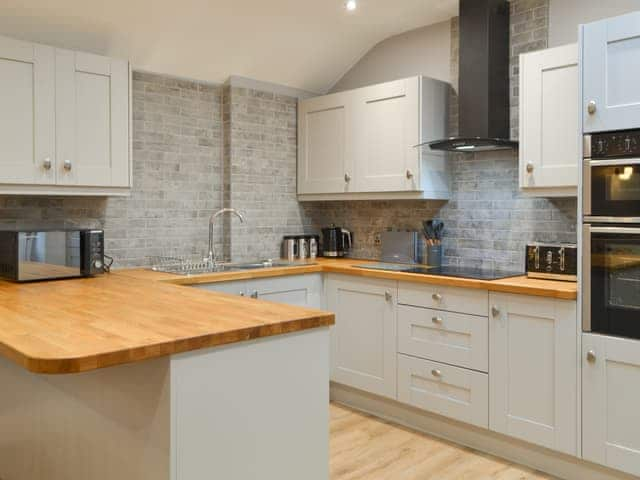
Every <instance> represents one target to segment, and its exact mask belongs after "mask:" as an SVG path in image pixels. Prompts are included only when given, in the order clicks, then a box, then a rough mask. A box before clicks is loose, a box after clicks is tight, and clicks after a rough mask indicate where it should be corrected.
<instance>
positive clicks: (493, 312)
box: [491, 305, 500, 317]
mask: <svg viewBox="0 0 640 480" xmlns="http://www.w3.org/2000/svg"><path fill="white" fill-rule="evenodd" d="M491 315H493V316H494V317H498V316H500V309H499V308H498V307H496V306H495V305H494V306H493V307H491Z"/></svg>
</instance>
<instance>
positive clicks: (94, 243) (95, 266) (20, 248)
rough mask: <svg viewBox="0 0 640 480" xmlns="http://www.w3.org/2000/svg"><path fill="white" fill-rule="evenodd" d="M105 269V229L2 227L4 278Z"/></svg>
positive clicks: (38, 277)
mask: <svg viewBox="0 0 640 480" xmlns="http://www.w3.org/2000/svg"><path fill="white" fill-rule="evenodd" d="M103 272H104V232H103V231H102V230H79V229H74V230H70V229H69V230H67V229H60V230H54V229H52V230H0V277H2V278H6V279H8V280H13V281H16V282H30V281H36V280H55V279H62V278H75V277H89V276H93V275H99V274H101V273H103Z"/></svg>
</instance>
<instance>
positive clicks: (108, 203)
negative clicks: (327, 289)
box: [0, 0, 576, 269]
mask: <svg viewBox="0 0 640 480" xmlns="http://www.w3.org/2000/svg"><path fill="white" fill-rule="evenodd" d="M511 20H512V21H511V32H512V41H511V55H512V57H511V69H510V71H511V107H512V108H511V110H512V119H511V136H512V138H517V135H518V117H517V105H518V89H517V85H518V73H519V72H518V65H517V55H518V54H519V53H520V52H525V51H531V50H535V49H539V48H544V47H546V45H547V30H548V0H514V1H512V2H511ZM451 34H452V42H451V73H452V78H453V79H454V80H453V83H454V89H453V90H456V88H455V84H456V83H457V80H456V78H457V72H458V22H457V19H455V18H454V19H452V21H451ZM132 87H133V172H134V176H133V182H134V185H133V189H132V193H131V196H130V197H126V198H73V197H66V198H62V197H48V198H42V197H21V196H18V197H14V196H0V225H2V224H9V225H15V224H18V223H21V224H25V223H27V224H31V225H33V224H46V225H66V226H87V227H102V228H104V229H105V235H106V248H107V252H108V253H109V254H111V255H113V256H114V257H115V259H116V265H117V266H118V267H127V266H138V265H146V264H147V263H148V259H147V256H149V255H160V254H163V253H172V254H196V255H200V254H204V253H205V252H206V250H207V238H208V217H209V216H210V215H211V213H212V212H214V211H215V210H217V209H219V208H221V207H223V206H227V207H234V208H237V209H239V210H242V211H244V213H245V214H246V218H247V223H246V224H240V223H239V222H238V220H237V219H231V218H229V217H225V218H223V219H222V221H221V222H220V224H219V226H218V228H217V229H216V232H215V233H216V238H215V241H216V245H217V249H218V251H219V252H223V254H224V256H225V257H226V258H232V259H233V260H237V261H239V260H249V259H256V258H274V257H277V256H279V249H280V241H281V238H282V236H283V235H286V234H295V233H302V232H303V231H304V232H307V233H317V232H318V231H319V229H320V228H321V227H322V226H324V225H329V224H331V223H335V224H337V225H340V226H343V227H345V228H348V229H350V230H352V231H353V233H354V250H353V256H356V257H363V258H376V257H378V256H379V254H380V247H379V245H377V242H376V236H377V234H379V233H380V232H381V231H383V230H385V229H387V228H400V229H420V227H421V221H422V220H424V219H429V218H434V217H439V218H442V219H443V220H444V221H445V225H446V228H445V238H444V247H445V262H446V263H449V264H456V265H473V266H486V267H502V268H511V269H513V268H517V269H521V268H522V266H523V263H524V245H525V243H527V242H528V241H535V240H537V241H562V242H575V240H576V231H575V226H576V199H575V198H567V199H541V198H527V197H525V196H523V195H522V194H521V193H520V191H519V189H518V177H517V175H518V171H517V168H518V160H517V154H515V153H514V152H501V153H495V152H493V153H492V152H487V153H482V154H475V155H455V156H452V157H451V159H450V161H451V163H452V185H451V191H452V196H451V200H450V201H449V202H437V201H413V200H411V201H408V200H402V201H348V202H317V203H299V202H298V201H297V200H296V144H297V138H296V121H297V118H296V115H297V113H296V99H295V98H293V97H287V96H284V95H277V94H273V93H270V92H262V91H257V90H250V89H245V88H237V87H230V86H228V85H225V86H222V85H211V84H205V83H201V82H195V81H189V80H183V79H176V78H172V77H166V76H162V75H156V74H151V73H146V72H134V78H133V85H132ZM450 114H451V115H450V120H451V121H450V133H451V134H454V133H455V132H456V131H457V118H458V107H457V101H456V94H455V92H454V91H452V102H451V108H450ZM222 225H224V226H225V227H226V232H227V236H226V238H224V239H223V238H222V233H221V228H222Z"/></svg>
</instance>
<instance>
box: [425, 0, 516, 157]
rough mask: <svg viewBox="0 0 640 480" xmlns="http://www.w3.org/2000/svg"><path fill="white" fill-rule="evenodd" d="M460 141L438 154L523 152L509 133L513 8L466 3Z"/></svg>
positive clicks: (437, 146) (484, 0)
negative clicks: (510, 32)
mask: <svg viewBox="0 0 640 480" xmlns="http://www.w3.org/2000/svg"><path fill="white" fill-rule="evenodd" d="M459 22H460V23H459V26H460V47H459V55H460V65H459V76H458V79H459V80H458V88H459V91H458V112H459V113H458V118H459V136H458V137H453V138H448V139H443V140H436V141H433V142H428V143H427V144H428V145H429V146H430V147H431V149H432V150H447V151H454V152H478V151H486V150H507V149H515V148H517V147H518V142H514V141H512V140H510V134H509V109H510V105H509V3H508V2H507V1H506V0H460V17H459Z"/></svg>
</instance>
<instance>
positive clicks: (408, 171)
mask: <svg viewBox="0 0 640 480" xmlns="http://www.w3.org/2000/svg"><path fill="white" fill-rule="evenodd" d="M406 175H407V180H411V179H412V178H413V172H412V171H411V170H409V169H408V168H407V174H406Z"/></svg>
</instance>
